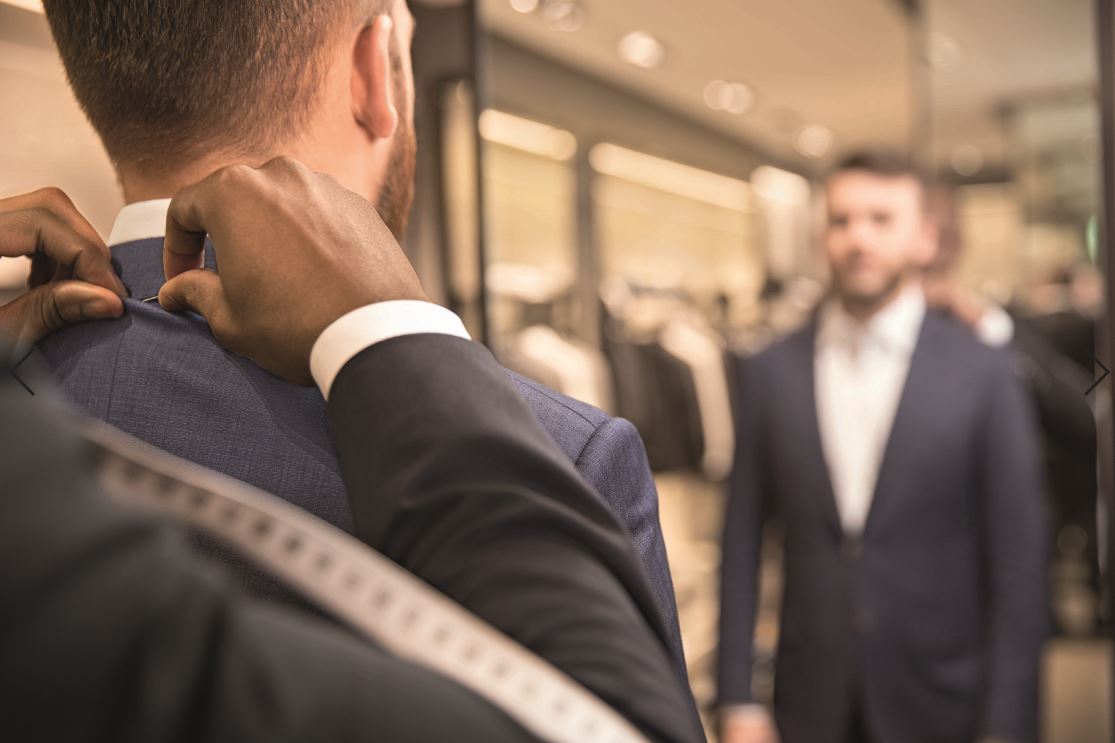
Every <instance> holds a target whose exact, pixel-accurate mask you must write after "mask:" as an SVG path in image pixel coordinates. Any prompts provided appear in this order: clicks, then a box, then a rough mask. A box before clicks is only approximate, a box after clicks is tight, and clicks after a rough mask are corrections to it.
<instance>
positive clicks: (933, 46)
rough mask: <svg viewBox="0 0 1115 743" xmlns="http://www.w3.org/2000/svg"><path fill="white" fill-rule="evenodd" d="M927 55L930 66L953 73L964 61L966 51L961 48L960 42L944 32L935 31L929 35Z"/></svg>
mask: <svg viewBox="0 0 1115 743" xmlns="http://www.w3.org/2000/svg"><path fill="white" fill-rule="evenodd" d="M927 54H928V58H929V66H930V67H932V68H933V69H935V70H940V71H942V72H951V71H952V70H955V69H956V68H957V67H959V66H960V64H961V63H962V62H963V61H964V50H963V49H962V48H961V47H960V42H959V41H957V40H956V37H954V36H952V35H951V34H947V33H945V32H944V31H935V32H933V33H932V34H930V35H929V49H928V50H927Z"/></svg>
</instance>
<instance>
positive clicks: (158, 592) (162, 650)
mask: <svg viewBox="0 0 1115 743" xmlns="http://www.w3.org/2000/svg"><path fill="white" fill-rule="evenodd" d="M416 348H421V349H424V350H425V351H426V353H428V354H429V355H433V356H436V357H438V358H440V359H442V360H443V362H444V363H445V364H446V369H448V370H452V374H451V379H447V378H446V376H445V372H446V369H443V370H441V371H440V372H438V374H440V376H437V375H436V374H435V375H434V376H433V378H430V377H428V376H427V374H426V372H425V371H424V370H423V367H422V366H421V365H420V364H419V362H420V361H422V358H423V353H421V352H419V353H412V351H414V349H416ZM377 350H378V348H377V349H371V350H369V351H366V352H365V353H364V354H363V355H361V356H360V357H359V358H358V363H357V362H354V368H353V369H346V370H345V371H343V372H342V374H341V377H340V378H339V379H338V385H339V386H338V387H335V393H334V397H333V404H332V407H333V410H334V424H335V425H334V430H335V432H336V433H337V435H338V442H339V444H340V446H341V449H342V455H343V456H345V457H357V458H358V459H360V460H361V461H360V462H358V463H357V464H355V465H354V464H353V462H351V461H350V462H347V464H348V467H347V469H348V470H349V474H350V476H351V477H352V478H353V479H351V480H350V481H349V482H348V483H347V484H348V485H349V486H350V492H351V493H353V494H354V497H355V502H354V510H355V511H356V512H357V513H359V514H365V515H366V514H369V513H374V514H377V515H384V516H385V517H386V520H385V521H382V522H378V526H379V528H378V529H372V528H370V527H367V525H366V524H365V527H366V528H365V529H364V531H365V533H366V534H368V535H371V536H374V537H375V538H376V539H377V540H379V542H380V543H381V545H382V546H385V547H386V548H388V549H391V550H393V551H394V552H395V557H396V558H397V559H400V561H402V562H404V563H405V564H407V565H408V567H411V568H412V569H414V570H415V571H416V572H418V573H419V575H420V576H421V577H423V578H425V579H426V580H428V581H430V582H435V583H436V582H438V581H447V582H448V583H449V584H450V585H451V587H453V588H454V589H455V590H456V591H457V594H458V596H459V597H463V598H464V600H465V603H466V605H469V602H470V601H474V602H476V604H477V606H478V607H479V608H480V609H481V610H482V611H483V612H486V613H487V614H488V615H489V618H490V619H493V620H495V621H496V623H497V624H500V625H501V626H505V628H506V627H510V629H512V630H514V631H515V632H517V633H518V634H517V635H516V637H517V638H518V639H520V640H522V641H524V642H526V643H527V644H528V645H531V646H532V647H534V648H535V649H536V650H539V652H541V653H542V655H543V656H546V657H549V658H550V659H551V660H552V661H554V662H555V663H557V664H559V665H564V667H565V668H566V669H567V670H568V671H569V672H570V673H572V674H573V675H574V676H575V677H576V678H577V679H578V680H580V681H581V682H582V683H584V684H585V685H586V686H589V687H590V688H595V689H599V690H601V692H602V693H604V694H606V695H607V697H608V699H607V700H608V701H610V702H612V703H613V704H615V705H616V706H617V707H618V708H619V709H620V711H621V712H623V713H624V714H627V715H628V716H629V717H630V718H631V719H633V720H634V721H635V722H636V724H638V725H640V726H642V727H643V728H644V729H646V730H647V731H648V732H650V733H652V734H653V735H654V736H655V737H658V738H660V739H669V740H691V739H694V738H695V737H696V736H697V735H699V733H695V732H694V731H692V730H691V729H690V728H688V727H685V721H686V720H687V719H688V718H687V717H686V715H685V714H684V713H681V714H676V715H675V714H674V712H675V710H684V709H685V707H684V702H683V699H684V698H683V697H682V694H681V689H680V687H679V686H676V681H675V677H674V674H673V673H672V671H671V667H670V665H669V660H668V655H667V654H666V651H665V649H664V647H663V645H662V643H661V641H660V640H659V639H658V637H657V635H656V633H655V632H654V631H652V630H651V624H650V623H648V622H647V621H644V620H642V616H643V614H644V612H646V611H648V610H651V611H652V610H653V603H652V601H653V599H652V598H651V597H650V594H649V589H648V588H646V587H645V586H644V585H642V584H641V583H640V580H639V579H638V578H636V577H635V576H634V575H633V573H634V572H636V571H637V563H636V562H635V557H634V554H633V553H631V551H630V548H627V552H626V553H624V554H620V553H623V552H624V550H623V549H622V547H621V545H620V544H619V542H618V538H617V537H615V536H614V534H613V527H612V524H611V523H609V522H608V519H607V518H605V515H604V514H599V513H595V512H593V510H592V508H591V507H590V506H588V505H585V504H582V503H580V501H582V500H584V501H591V500H592V499H591V498H589V497H587V496H589V495H591V493H583V492H582V491H583V488H584V487H585V486H584V485H583V484H581V483H580V482H579V481H577V480H576V479H575V476H571V477H570V476H567V475H568V473H567V472H566V471H565V470H564V468H562V467H561V466H559V463H557V462H555V460H557V459H559V457H558V455H557V454H555V453H553V452H552V450H551V448H550V446H552V445H550V446H543V445H541V444H540V443H539V442H538V441H536V440H535V439H536V436H534V434H532V433H531V432H530V431H526V432H525V433H524V434H523V438H524V442H525V443H518V442H517V438H516V437H515V436H510V435H508V434H506V433H504V434H503V435H502V436H500V435H496V433H495V432H494V431H492V430H490V429H495V428H497V427H498V425H499V424H503V423H506V424H514V425H515V430H516V432H520V427H519V426H518V423H519V422H520V421H518V420H517V417H516V416H517V414H518V413H519V412H521V411H519V410H518V409H516V407H515V405H516V403H515V401H514V400H512V399H510V396H508V395H507V389H508V388H507V385H508V384H509V383H508V382H507V381H506V380H502V381H503V386H500V385H498V384H496V383H495V379H500V377H499V376H498V375H492V374H491V369H490V367H494V366H495V365H494V363H492V362H490V361H488V360H485V359H484V356H483V355H482V354H480V353H479V352H478V351H476V350H473V348H472V347H471V346H465V347H461V346H459V345H454V344H453V343H447V342H446V341H445V339H441V340H433V339H431V338H429V337H427V338H423V339H419V338H414V339H411V340H408V341H405V342H403V341H397V342H394V343H393V344H392V343H388V344H384V347H383V349H382V354H380V355H379V356H377V355H374V354H375V352H376V351H377ZM377 358H380V359H381V362H376V361H374V359H377ZM408 359H409V360H408ZM376 363H381V366H380V368H379V370H378V373H377V372H375V371H367V370H365V368H364V367H365V365H368V364H371V365H372V366H375V365H376ZM485 364H490V367H489V368H485ZM396 375H399V376H396ZM475 377H482V378H484V381H483V382H477V381H476V380H475V379H474V378H475ZM490 377H493V378H490ZM433 379H437V380H438V382H439V384H429V383H430V382H432V381H433ZM447 382H451V384H446V383H447ZM362 385H370V386H376V387H378V388H380V390H381V391H383V394H384V395H387V393H388V391H389V392H390V393H391V395H393V399H392V400H388V399H386V397H377V395H376V394H375V393H374V392H372V391H367V394H365V392H364V391H362ZM464 390H469V391H471V392H472V393H475V394H487V393H491V396H492V401H491V405H492V406H493V407H492V409H491V410H486V408H485V405H486V403H482V402H477V403H476V404H475V408H473V409H468V410H465V409H461V408H456V407H454V405H453V403H452V402H450V403H448V404H447V403H446V399H449V400H452V399H453V398H454V397H455V396H459V395H460V394H461V392H462V391H464ZM512 393H513V391H512ZM391 395H388V396H391ZM363 404H367V405H371V406H372V407H360V408H357V407H355V406H356V405H363ZM338 408H340V412H339V413H338V412H337V411H338ZM404 410H405V411H407V414H408V415H414V416H416V417H415V418H414V421H415V423H416V424H417V423H418V422H422V425H429V426H430V427H429V428H427V429H426V430H424V431H422V432H414V434H413V435H398V436H382V435H381V436H380V437H379V439H378V440H377V439H376V438H375V436H374V435H369V432H368V431H367V430H366V428H376V427H377V425H388V424H389V423H391V422H392V421H398V420H399V415H400V414H401V412H402V411H404ZM512 410H513V412H511V411H512ZM438 411H442V414H441V415H439V414H438ZM498 411H502V413H500V412H498ZM53 412H54V411H52V410H51V406H50V405H49V404H48V403H47V402H45V401H44V395H42V394H40V395H39V396H37V397H35V398H30V397H28V396H27V395H26V393H25V392H23V390H22V389H21V388H19V387H18V386H17V385H15V384H3V385H0V442H2V445H0V483H2V485H0V493H2V497H0V565H3V570H0V669H2V670H3V673H0V712H2V715H0V732H2V733H3V734H2V736H0V737H3V738H4V739H11V740H35V741H67V742H69V741H106V742H107V741H112V742H113V743H128V742H130V741H136V742H137V743H139V742H141V741H142V742H146V741H153V740H157V741H195V740H205V741H216V742H222V741H230V742H232V741H236V742H238V743H239V742H241V741H248V742H250V741H267V742H268V743H271V742H273V741H314V742H315V743H317V742H319V741H320V742H328V741H364V740H367V741H386V742H390V741H410V740H470V741H473V740H474V741H494V740H499V741H504V740H507V741H516V740H531V739H532V738H531V736H529V735H528V734H526V733H525V732H524V731H523V730H522V729H521V728H520V727H519V726H518V725H517V724H515V723H514V722H512V721H511V720H510V719H509V718H508V717H506V716H505V715H504V714H503V713H501V712H500V711H498V710H496V709H495V708H494V707H492V706H491V705H490V704H488V703H487V702H485V701H484V700H483V699H481V698H479V697H477V696H476V695H474V694H472V693H471V692H469V691H467V690H466V689H464V688H463V687H461V686H459V685H457V684H455V683H454V682H451V681H449V680H447V679H445V678H443V677H441V676H439V675H437V674H435V673H433V672H430V671H426V670H424V669H422V668H419V667H416V666H414V665H411V664H409V663H406V662H404V661H401V660H399V659H396V658H393V657H390V656H388V655H386V654H384V653H382V652H380V651H378V650H377V649H376V648H375V647H374V646H373V645H372V644H371V643H368V642H365V641H363V640H361V639H357V638H355V637H353V636H352V635H350V634H349V633H347V632H346V631H344V630H341V629H339V628H337V627H335V626H333V625H332V624H329V623H327V622H324V621H322V620H319V619H315V618H312V617H308V616H304V615H300V614H295V613H293V612H291V611H288V610H285V609H284V608H282V607H276V606H273V605H267V604H261V603H257V602H253V601H251V600H247V599H244V598H243V597H241V596H239V595H237V594H236V592H235V591H234V590H233V589H230V588H229V587H228V586H227V585H226V584H225V583H223V582H222V580H221V577H220V576H219V575H218V574H216V573H215V572H211V571H210V570H209V569H208V568H207V567H205V566H203V565H202V564H201V563H200V562H199V561H198V560H196V559H195V558H194V556H193V555H192V554H191V551H190V549H189V547H188V546H187V544H186V541H185V540H184V538H183V534H182V533H181V531H180V530H179V529H177V528H175V527H174V526H173V525H171V524H168V523H166V522H163V521H160V520H156V519H154V518H152V517H151V516H150V515H149V514H144V513H138V512H135V511H132V510H130V509H127V508H124V507H122V506H120V505H119V504H117V503H115V502H112V501H109V500H108V499H106V498H105V497H104V496H103V495H102V494H101V493H100V492H98V491H97V489H96V488H95V487H94V486H93V485H92V483H91V479H92V478H91V475H90V470H89V468H88V463H87V462H85V461H84V460H85V459H86V458H87V457H88V456H89V452H88V451H87V450H86V449H84V448H83V447H82V446H81V445H80V444H79V442H77V441H75V440H73V439H71V438H68V437H67V436H66V435H65V434H64V433H63V432H62V431H61V430H60V429H59V427H58V425H57V424H56V423H55V422H54V416H53V414H52V413H53ZM453 413H458V414H462V415H469V414H475V415H477V416H478V420H477V421H476V422H475V424H472V425H470V424H468V423H466V422H464V421H454V420H452V419H447V418H446V417H445V416H446V415H449V414H453ZM528 413H529V411H528ZM353 418H362V419H364V424H357V425H352V426H350V425H348V423H347V421H349V420H350V419H353ZM396 433H398V432H397V431H396ZM373 445H374V449H375V450H374V451H373V448H372V446H373ZM456 452H461V453H464V452H469V453H471V456H472V457H476V458H477V459H476V461H475V462H462V463H461V470H460V471H459V472H456V473H455V472H428V473H427V472H424V471H423V468H424V467H426V466H430V467H434V468H437V467H438V466H439V465H441V464H445V463H446V461H445V459H444V456H450V457H456V456H459V455H458V454H456ZM447 453H448V454H447ZM540 473H542V474H540ZM368 483H375V485H376V486H375V487H372V488H366V487H363V486H364V485H366V484H368ZM381 485H382V486H381ZM532 487H539V488H546V490H544V491H541V492H536V491H534V490H532V489H531V488H532ZM542 492H545V493H546V494H547V495H551V494H552V496H553V497H552V499H551V498H545V497H543V495H542ZM453 493H456V494H457V495H456V496H453V495H452V494H453ZM464 501H471V502H470V503H464ZM512 501H522V502H524V503H527V504H529V505H528V506H519V507H516V505H515V504H514V503H512ZM570 504H573V505H570ZM446 506H448V507H450V508H456V507H460V508H461V509H463V510H464V511H466V512H468V513H469V514H471V516H472V517H473V518H475V519H478V520H479V521H480V522H481V523H480V524H479V525H477V526H474V527H469V526H468V525H467V524H464V523H461V514H460V513H457V512H455V511H453V510H450V511H446V510H445V507H446ZM578 508H580V510H578ZM582 512H583V515H582ZM508 514H511V515H512V517H510V518H508ZM582 521H583V522H584V523H583V524H582ZM455 522H456V523H457V525H458V526H459V528H458V529H453V528H449V527H450V526H451V525H452V524H453V523H455ZM566 522H569V523H571V524H572V525H571V526H570V527H569V528H568V529H565V528H555V527H553V526H552V525H553V524H554V523H559V524H564V523H566ZM616 531H618V528H617V529H616ZM529 537H535V538H536V539H537V542H536V541H535V540H534V539H530V538H529ZM555 545H556V546H555ZM474 555H482V556H484V557H475V556H474ZM567 555H568V556H569V557H568V559H566V556H567ZM539 558H544V559H545V560H547V561H549V562H548V564H547V565H543V566H541V567H538V569H537V570H533V571H528V572H526V573H524V572H521V571H518V570H517V569H515V568H514V565H515V564H517V563H520V562H521V563H524V564H526V565H536V566H537V565H538V563H539V561H540V560H539ZM447 560H453V561H461V562H462V563H463V564H466V565H470V566H472V567H473V568H474V569H475V570H476V571H477V572H475V573H467V572H464V571H462V572H461V574H459V575H453V567H452V566H448V565H447V564H446V561H447ZM629 561H630V565H629V564H628V563H629ZM507 564H511V565H512V567H511V568H507V567H506V565H507ZM485 568H490V569H488V570H487V571H486V572H482V571H484V569H485ZM568 571H574V572H576V573H577V575H575V576H570V575H569V574H568ZM528 580H529V581H534V582H531V583H529V584H524V583H523V581H528ZM516 581H519V582H516ZM559 592H564V593H563V595H562V596H561V597H560V598H559V597H556V596H555V597H554V598H552V599H550V598H546V597H545V596H543V594H551V593H553V594H557V593H559ZM528 596H534V597H536V598H537V600H535V601H531V600H530V599H529V598H524V597H528ZM563 602H564V605H561V604H562V603H563ZM594 602H598V603H599V605H594ZM647 602H651V603H647ZM524 607H530V608H531V609H532V611H527V610H526V609H525V608H524ZM648 607H649V609H648ZM539 608H543V609H544V610H546V611H549V610H550V609H552V610H553V613H552V615H551V614H542V615H539V614H538V613H535V612H536V611H537V610H538V609H539ZM501 616H505V617H511V618H512V619H511V620H508V621H500V617H501ZM515 618H520V619H521V620H522V621H521V622H516V621H514V619H515ZM528 620H529V621H528ZM613 635H619V636H613ZM625 635H630V637H627V636H625ZM605 636H607V638H608V640H609V644H608V646H607V647H605V646H604V638H605ZM640 672H642V673H645V674H646V675H647V678H635V679H631V678H626V677H625V674H627V673H640ZM620 679H623V681H624V682H626V683H628V687H626V688H622V689H621V688H616V687H618V686H619V685H620ZM642 692H645V693H647V695H648V700H647V701H646V702H644V701H643V700H641V699H634V696H635V695H636V694H638V693H642ZM650 704H658V705H659V709H649V708H648V706H647V705H650Z"/></svg>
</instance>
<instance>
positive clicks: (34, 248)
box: [0, 206, 127, 297]
mask: <svg viewBox="0 0 1115 743" xmlns="http://www.w3.org/2000/svg"><path fill="white" fill-rule="evenodd" d="M21 255H29V256H34V255H45V256H47V257H48V258H50V259H51V260H52V261H54V262H55V263H56V264H59V265H61V266H65V267H66V268H67V269H68V271H67V273H68V275H69V276H72V277H73V278H75V279H81V280H82V281H87V282H90V283H92V284H96V285H97V286H101V287H104V288H105V289H108V290H109V291H111V292H114V293H115V294H117V295H118V296H121V297H122V296H124V295H125V294H126V293H127V292H126V290H125V289H124V284H123V283H122V282H121V281H120V279H119V277H117V275H116V271H114V270H113V268H112V260H111V258H110V254H109V252H108V248H106V247H105V246H104V243H102V242H100V240H99V238H98V240H97V241H96V242H94V241H91V240H90V239H89V238H87V237H86V236H84V235H82V234H80V233H79V232H77V231H75V230H74V229H73V228H72V227H70V225H69V224H67V223H66V222H65V221H64V220H63V219H62V218H60V217H58V216H57V215H56V214H55V213H54V212H53V211H51V210H50V209H49V208H47V207H43V206H34V207H29V208H26V209H19V210H16V211H8V212H4V211H0V256H6V257H15V256H21Z"/></svg>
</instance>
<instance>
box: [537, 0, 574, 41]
mask: <svg viewBox="0 0 1115 743" xmlns="http://www.w3.org/2000/svg"><path fill="white" fill-rule="evenodd" d="M542 20H543V21H545V22H546V25H547V26H548V27H549V28H551V29H553V30H554V31H565V32H567V33H572V32H573V31H578V30H580V28H581V26H583V25H585V9H584V7H583V6H582V5H581V4H580V3H579V2H577V1H576V0H547V2H546V4H545V5H543V6H542Z"/></svg>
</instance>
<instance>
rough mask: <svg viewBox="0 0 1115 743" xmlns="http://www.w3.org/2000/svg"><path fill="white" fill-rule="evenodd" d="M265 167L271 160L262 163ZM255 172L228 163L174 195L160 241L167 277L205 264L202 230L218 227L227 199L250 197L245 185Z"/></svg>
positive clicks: (251, 181) (253, 181)
mask: <svg viewBox="0 0 1115 743" xmlns="http://www.w3.org/2000/svg"><path fill="white" fill-rule="evenodd" d="M272 162H274V161H272ZM268 167H271V163H268V164H266V165H264V166H263V168H268ZM257 176H258V171H257V170H256V169H255V168H251V167H249V166H247V165H231V166H229V167H226V168H221V169H220V170H217V171H216V172H214V173H212V174H211V175H209V176H207V177H206V178H204V179H203V180H201V181H200V182H198V183H195V184H193V185H191V186H186V187H184V188H182V189H180V190H179V191H178V193H176V194H175V195H174V198H173V199H171V200H170V208H169V209H168V210H167V215H166V240H165V241H164V242H163V273H164V274H165V275H166V278H167V280H168V281H169V280H170V279H173V278H174V277H176V276H178V275H179V274H182V273H185V272H186V271H192V270H194V269H198V268H202V267H203V266H204V265H205V236H206V234H209V233H215V232H218V231H219V228H220V226H221V222H220V218H221V215H222V213H223V212H224V211H227V204H228V201H230V200H232V199H240V200H243V199H245V198H246V197H249V198H250V196H249V194H250V193H251V191H249V190H248V189H247V188H246V187H247V186H252V185H256V184H257V183H258V180H257ZM215 247H216V245H215Z"/></svg>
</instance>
